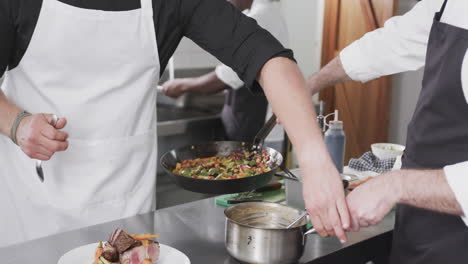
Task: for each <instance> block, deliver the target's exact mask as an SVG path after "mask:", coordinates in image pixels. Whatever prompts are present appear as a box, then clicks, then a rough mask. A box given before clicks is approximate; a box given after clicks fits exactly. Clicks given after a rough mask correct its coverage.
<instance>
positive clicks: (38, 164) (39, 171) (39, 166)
mask: <svg viewBox="0 0 468 264" xmlns="http://www.w3.org/2000/svg"><path fill="white" fill-rule="evenodd" d="M57 122H58V116H56V115H53V116H52V122H51V123H50V124H51V125H52V126H53V127H55V126H56V125H57ZM36 172H37V176H38V177H39V180H40V181H41V182H44V171H43V170H42V160H36Z"/></svg>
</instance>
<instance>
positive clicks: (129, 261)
mask: <svg viewBox="0 0 468 264" xmlns="http://www.w3.org/2000/svg"><path fill="white" fill-rule="evenodd" d="M159 250H160V249H159V243H158V242H155V241H151V240H150V241H149V245H148V247H147V248H146V247H145V246H143V245H142V246H138V247H134V248H132V249H129V250H127V251H125V252H124V253H123V254H121V255H120V263H121V264H141V262H142V261H143V260H144V259H145V258H146V253H148V256H149V257H150V258H151V259H152V260H153V261H157V260H159Z"/></svg>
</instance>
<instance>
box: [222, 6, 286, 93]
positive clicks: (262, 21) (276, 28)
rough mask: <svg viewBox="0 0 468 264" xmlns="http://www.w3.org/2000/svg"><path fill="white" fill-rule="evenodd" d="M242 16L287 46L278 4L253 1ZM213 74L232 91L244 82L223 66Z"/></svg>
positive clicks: (284, 23) (283, 22)
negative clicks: (248, 18) (253, 20)
mask: <svg viewBox="0 0 468 264" xmlns="http://www.w3.org/2000/svg"><path fill="white" fill-rule="evenodd" d="M244 14H246V15H247V16H249V17H251V18H253V19H255V20H256V21H257V23H258V24H259V25H260V26H261V27H263V28H264V29H266V30H267V31H269V32H270V33H271V34H272V35H273V36H274V37H275V38H276V39H278V40H279V41H280V42H281V44H283V46H285V47H288V46H289V36H288V29H287V26H286V21H285V20H284V18H283V15H282V13H281V5H280V3H279V2H273V1H271V0H255V1H254V2H253V4H252V7H251V8H250V10H247V11H245V12H244ZM215 72H216V76H217V77H218V78H219V79H220V80H221V81H222V82H224V83H225V84H226V85H228V86H230V87H231V88H232V89H235V90H237V89H240V88H241V87H243V86H244V82H243V81H242V80H241V79H240V78H239V76H238V75H237V73H236V72H234V71H233V70H232V69H231V68H229V67H228V66H226V65H224V64H222V65H219V66H217V67H216V71H215Z"/></svg>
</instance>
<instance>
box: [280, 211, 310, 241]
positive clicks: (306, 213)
mask: <svg viewBox="0 0 468 264" xmlns="http://www.w3.org/2000/svg"><path fill="white" fill-rule="evenodd" d="M308 215H309V213H308V212H307V211H306V212H304V213H302V215H301V216H299V217H298V218H297V219H296V220H294V221H293V222H292V223H291V224H289V225H288V226H287V227H286V229H290V228H293V227H294V226H295V225H296V224H297V223H299V221H301V220H302V219H303V218H304V217H306V216H308ZM316 232H317V231H315V228H311V229H309V230H307V232H305V233H304V236H303V238H304V239H305V237H306V236H307V235H310V234H313V233H316Z"/></svg>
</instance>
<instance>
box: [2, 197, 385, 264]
mask: <svg viewBox="0 0 468 264" xmlns="http://www.w3.org/2000/svg"><path fill="white" fill-rule="evenodd" d="M223 210H224V208H221V207H218V206H216V205H215V201H214V199H213V198H210V199H205V200H200V201H196V202H192V203H187V204H183V205H179V206H175V207H170V208H166V209H162V210H159V211H157V212H152V213H148V214H144V215H139V216H134V217H130V218H127V219H122V220H118V221H114V222H110V223H104V224H100V225H96V226H91V227H87V228H83V229H79V230H75V231H70V232H66V233H62V234H58V235H54V236H50V237H46V238H42V239H39V240H35V241H30V242H26V243H23V244H18V245H14V246H10V247H7V248H1V249H0V256H1V259H2V263H3V264H18V263H40V264H55V263H57V261H58V260H59V258H60V257H61V256H62V255H63V254H64V253H66V252H67V251H69V250H71V249H74V248H76V247H79V246H81V245H85V244H89V243H94V242H97V241H99V240H107V238H108V236H109V235H110V234H111V232H112V231H113V230H114V229H115V228H117V227H121V228H123V229H125V230H127V231H129V232H132V233H148V232H154V233H157V234H159V235H160V239H159V241H160V242H161V243H163V244H167V245H170V246H172V247H175V248H177V249H179V250H181V251H182V252H184V253H185V254H186V255H187V256H188V257H189V258H190V260H191V262H192V264H219V263H223V264H238V262H237V261H235V260H234V259H232V258H231V257H229V255H228V253H227V251H226V249H225V247H224V223H225V219H224V214H223ZM393 223H394V213H393V212H392V213H390V214H389V215H388V216H387V217H385V219H384V220H383V221H382V222H381V223H380V224H379V225H376V226H374V227H370V228H367V229H363V230H361V231H360V232H357V233H350V234H349V242H348V243H346V244H345V245H341V244H340V243H339V241H338V240H337V239H336V238H321V237H319V236H318V235H311V236H309V237H308V241H307V246H306V251H305V254H304V256H303V258H302V259H301V263H365V262H367V261H369V260H375V259H376V258H379V257H383V258H385V257H386V256H388V253H389V249H390V244H391V230H392V229H393ZM44 224H45V225H47V224H50V223H44ZM91 256H92V253H91ZM376 263H377V262H376Z"/></svg>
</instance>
